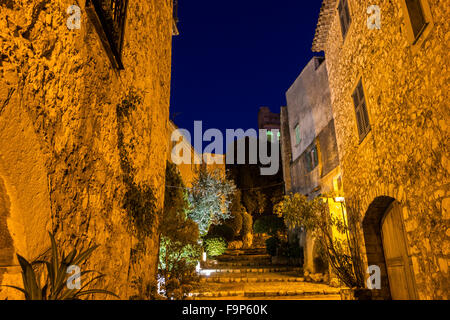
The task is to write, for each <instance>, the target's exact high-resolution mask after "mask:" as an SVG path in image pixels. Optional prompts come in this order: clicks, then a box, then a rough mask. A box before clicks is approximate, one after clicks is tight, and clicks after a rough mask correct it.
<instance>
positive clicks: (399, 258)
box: [381, 201, 416, 300]
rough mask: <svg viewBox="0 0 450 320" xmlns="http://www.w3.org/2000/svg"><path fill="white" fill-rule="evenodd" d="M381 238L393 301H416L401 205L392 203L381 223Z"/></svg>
mask: <svg viewBox="0 0 450 320" xmlns="http://www.w3.org/2000/svg"><path fill="white" fill-rule="evenodd" d="M381 238H382V241H383V251H384V259H385V261H386V268H387V273H388V277H389V288H390V291H391V297H392V299H394V300H412V299H416V290H415V282H414V273H413V268H412V262H411V259H410V257H409V255H408V247H407V242H406V234H405V231H404V226H403V218H402V214H401V210H400V205H399V203H398V202H396V201H394V202H392V203H391V205H390V206H389V207H388V209H387V210H386V213H385V215H384V217H383V219H382V221H381Z"/></svg>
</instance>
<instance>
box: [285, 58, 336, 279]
mask: <svg viewBox="0 0 450 320" xmlns="http://www.w3.org/2000/svg"><path fill="white" fill-rule="evenodd" d="M324 61H325V59H324V58H323V57H313V58H312V59H311V60H310V61H309V63H308V64H307V65H306V67H305V68H304V69H303V70H302V72H301V73H300V75H299V76H298V78H297V79H296V80H295V82H294V83H293V84H292V86H291V87H290V88H289V90H288V91H287V92H286V100H287V107H286V108H283V109H282V111H281V113H282V121H281V132H282V138H281V139H282V142H281V145H282V148H283V150H282V154H283V155H285V156H284V157H283V161H284V163H283V169H284V170H285V171H287V172H284V179H285V182H286V181H288V183H286V193H300V194H303V195H306V196H307V197H308V198H310V199H314V198H316V197H319V196H324V195H325V194H327V193H330V192H334V191H336V192H339V188H340V187H339V185H340V183H339V182H340V180H341V176H340V167H339V158H338V152H337V143H336V134H335V128H334V119H333V112H332V108H331V98H330V89H329V86H328V75H327V69H326V64H325V62H324ZM286 148H290V150H286ZM288 156H289V157H288ZM328 202H329V209H330V214H333V215H337V216H338V217H340V216H341V215H342V210H341V206H340V204H338V203H335V201H334V198H330V199H329V201H328ZM318 244H319V243H318V242H316V241H314V239H313V238H312V237H311V235H310V234H309V233H308V232H306V235H305V234H304V232H302V233H301V245H302V246H303V247H304V253H305V254H304V258H305V261H304V268H305V270H307V271H309V272H323V271H324V270H320V269H321V268H322V269H323V265H322V266H319V265H318V264H319V263H318V262H320V260H321V259H320V258H319V257H318V251H319V250H318V249H317V248H316V246H317V245H318ZM315 261H316V263H315Z"/></svg>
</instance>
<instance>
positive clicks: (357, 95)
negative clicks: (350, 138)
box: [353, 80, 370, 141]
mask: <svg viewBox="0 0 450 320" xmlns="http://www.w3.org/2000/svg"><path fill="white" fill-rule="evenodd" d="M353 103H354V105H355V112H356V123H357V126H358V133H359V140H360V141H362V140H363V139H364V138H365V137H366V135H367V134H368V133H369V131H370V123H369V115H368V113H367V106H366V98H365V96H364V89H363V86H362V81H361V80H359V82H358V85H357V86H356V89H355V91H354V92H353Z"/></svg>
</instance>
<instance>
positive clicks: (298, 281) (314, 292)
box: [193, 248, 339, 300]
mask: <svg viewBox="0 0 450 320" xmlns="http://www.w3.org/2000/svg"><path fill="white" fill-rule="evenodd" d="M202 274H203V275H202V277H201V280H200V289H199V290H198V292H195V293H193V299H196V300H206V299H208V300H215V299H226V300H243V299H270V300H272V299H289V300H290V299H292V300H300V299H302V300H303V299H314V300H316V299H329V300H336V299H339V289H336V288H332V287H329V286H328V285H326V284H322V283H310V282H305V278H304V277H303V271H302V268H300V267H296V266H285V265H283V266H281V265H272V263H271V258H270V256H269V255H267V254H266V253H265V249H264V248H256V249H245V250H242V249H240V250H236V249H233V250H230V249H229V250H227V252H226V253H225V254H224V255H222V256H220V257H218V258H217V260H216V261H209V262H208V263H206V264H204V265H203V266H202Z"/></svg>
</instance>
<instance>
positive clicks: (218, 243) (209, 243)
mask: <svg viewBox="0 0 450 320" xmlns="http://www.w3.org/2000/svg"><path fill="white" fill-rule="evenodd" d="M204 247H205V251H206V253H207V255H208V256H209V257H217V256H220V255H222V254H224V253H225V251H226V250H227V242H226V241H225V239H223V238H208V239H205V240H204Z"/></svg>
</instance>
